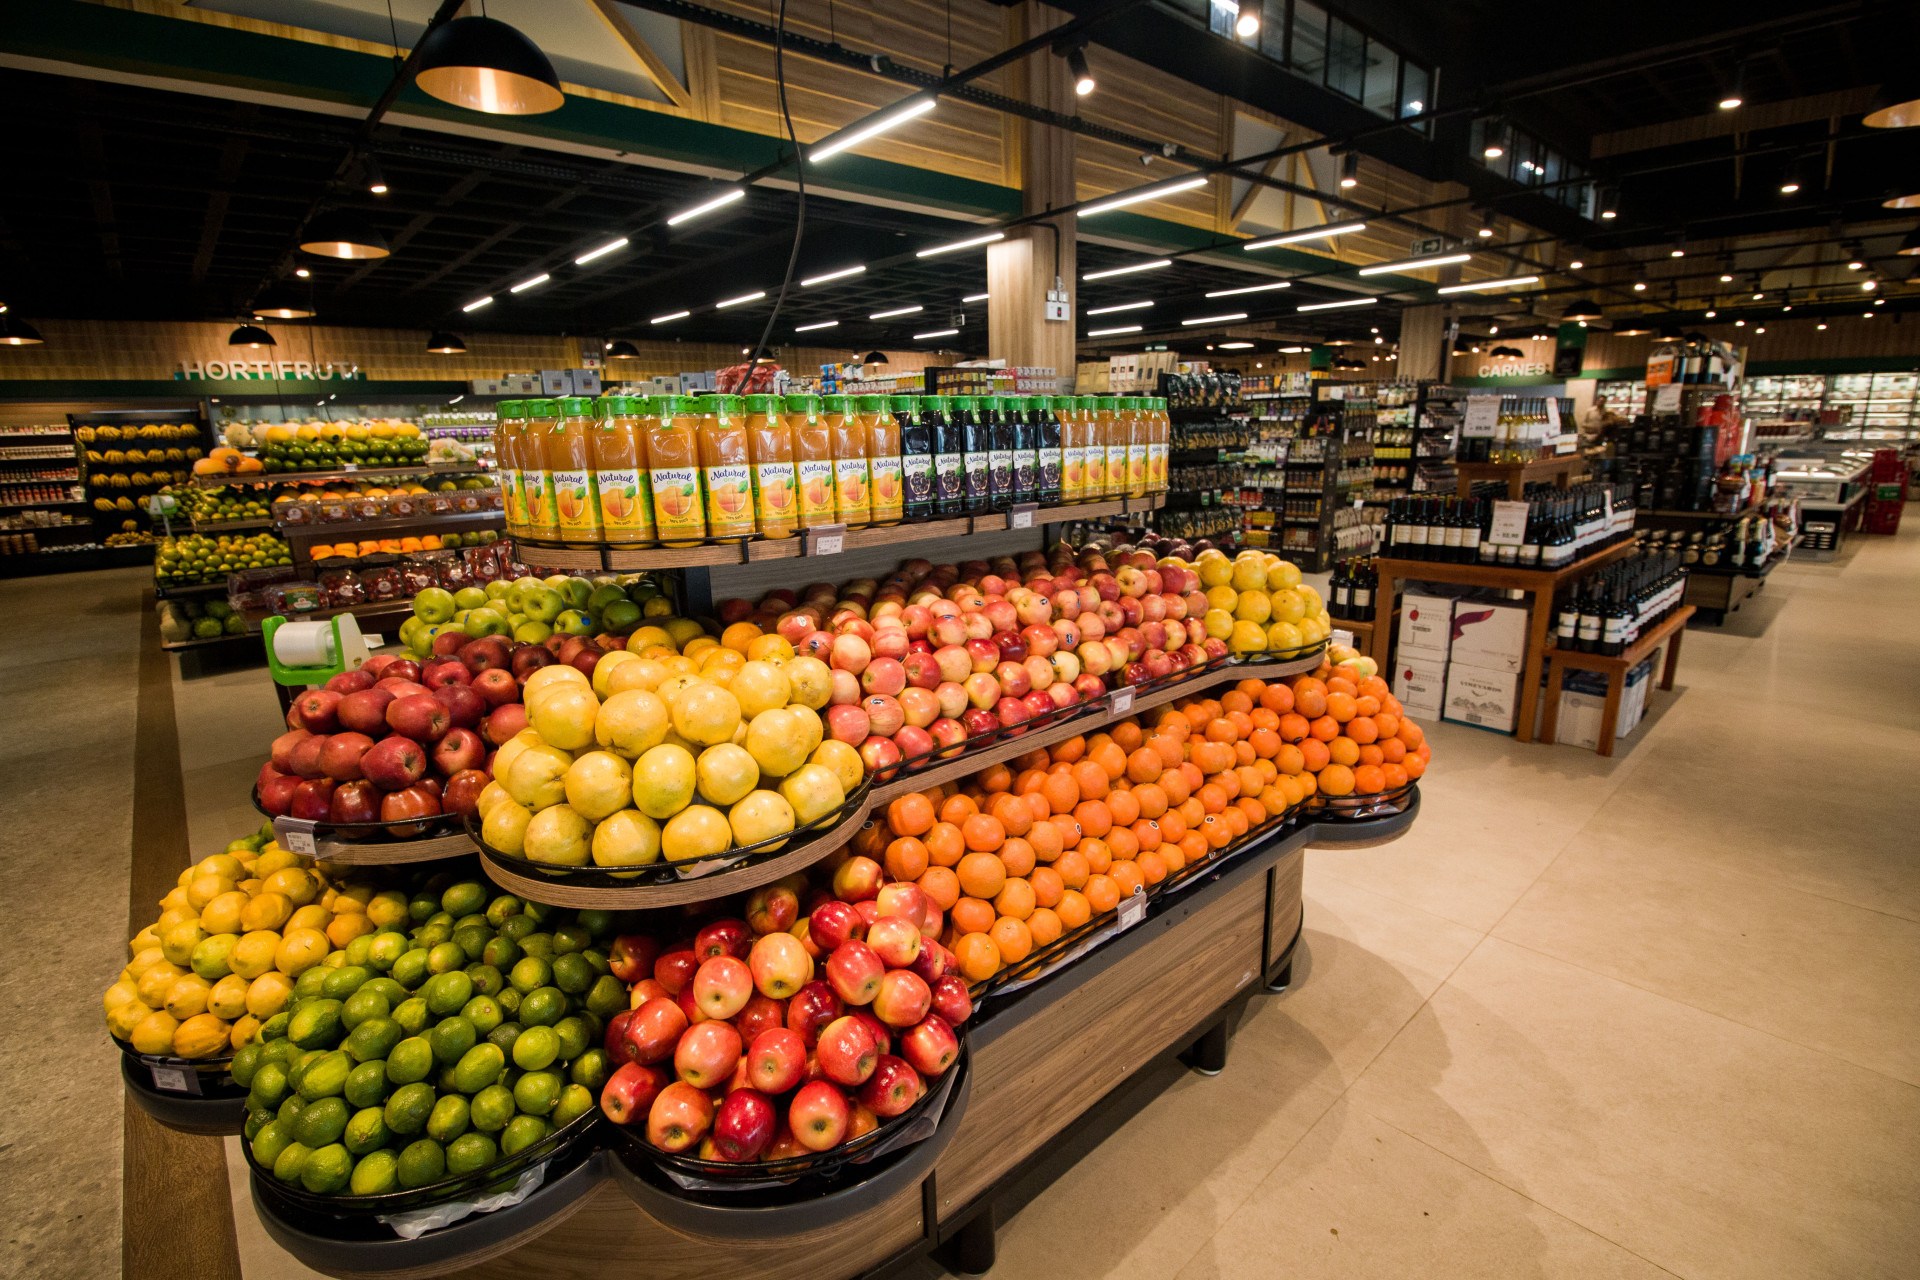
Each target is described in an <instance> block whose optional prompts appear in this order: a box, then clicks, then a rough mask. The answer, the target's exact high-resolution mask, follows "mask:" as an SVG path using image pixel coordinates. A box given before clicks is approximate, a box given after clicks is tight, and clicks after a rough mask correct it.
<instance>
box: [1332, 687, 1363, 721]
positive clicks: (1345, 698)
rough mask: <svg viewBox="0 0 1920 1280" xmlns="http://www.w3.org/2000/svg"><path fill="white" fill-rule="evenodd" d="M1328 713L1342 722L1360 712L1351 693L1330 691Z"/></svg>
mask: <svg viewBox="0 0 1920 1280" xmlns="http://www.w3.org/2000/svg"><path fill="white" fill-rule="evenodd" d="M1327 714H1328V715H1330V716H1332V717H1333V718H1334V719H1335V720H1338V721H1339V722H1340V723H1341V724H1345V723H1346V722H1347V721H1349V720H1351V719H1353V718H1354V716H1356V715H1358V714H1359V708H1358V706H1357V705H1356V704H1355V702H1354V697H1353V695H1352V694H1350V693H1329V694H1328V695H1327Z"/></svg>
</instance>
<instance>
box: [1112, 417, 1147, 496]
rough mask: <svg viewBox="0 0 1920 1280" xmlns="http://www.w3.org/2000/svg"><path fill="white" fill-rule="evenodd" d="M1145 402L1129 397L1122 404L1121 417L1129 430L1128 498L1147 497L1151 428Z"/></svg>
mask: <svg viewBox="0 0 1920 1280" xmlns="http://www.w3.org/2000/svg"><path fill="white" fill-rule="evenodd" d="M1145 404H1146V401H1145V400H1142V399H1139V398H1137V397H1134V396H1129V397H1127V398H1126V399H1124V400H1122V401H1121V402H1120V409H1121V417H1122V418H1123V419H1124V420H1125V422H1126V428H1127V496H1128V497H1129V498H1144V497H1146V496H1147V436H1148V432H1149V431H1150V430H1151V428H1149V427H1148V425H1147V415H1146V413H1145V412H1144V411H1143V410H1142V407H1141V406H1143V405H1145Z"/></svg>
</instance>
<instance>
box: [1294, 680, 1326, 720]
mask: <svg viewBox="0 0 1920 1280" xmlns="http://www.w3.org/2000/svg"><path fill="white" fill-rule="evenodd" d="M1293 706H1294V709H1295V710H1296V711H1298V712H1299V713H1300V714H1301V715H1303V716H1305V717H1306V718H1307V719H1309V720H1311V719H1313V718H1314V717H1315V716H1322V715H1325V714H1326V713H1327V686H1325V685H1324V684H1321V683H1320V682H1319V681H1318V680H1315V679H1314V678H1313V677H1312V676H1301V677H1300V678H1299V679H1298V680H1295V681H1294V682H1293Z"/></svg>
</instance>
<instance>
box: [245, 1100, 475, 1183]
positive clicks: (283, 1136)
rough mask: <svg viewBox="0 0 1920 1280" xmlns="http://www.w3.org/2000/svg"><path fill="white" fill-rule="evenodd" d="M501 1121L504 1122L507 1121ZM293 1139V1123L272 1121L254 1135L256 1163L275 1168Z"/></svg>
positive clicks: (254, 1157)
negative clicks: (281, 1154) (275, 1164)
mask: <svg viewBox="0 0 1920 1280" xmlns="http://www.w3.org/2000/svg"><path fill="white" fill-rule="evenodd" d="M508 1104H509V1106H511V1104H512V1099H511V1098H509V1099H508ZM501 1123H502V1124H504V1123H505V1121H502V1122H501ZM292 1141H293V1126H292V1125H290V1124H281V1123H280V1122H279V1121H277V1120H275V1121H272V1122H270V1123H269V1124H268V1125H267V1126H266V1127H265V1128H263V1129H261V1130H260V1132H258V1133H256V1134H254V1135H253V1148H252V1150H253V1159H254V1163H256V1164H258V1165H260V1166H262V1167H263V1168H267V1169H271V1168H273V1164H274V1161H276V1160H278V1159H279V1158H280V1153H281V1152H282V1151H285V1150H286V1149H287V1145H288V1144H289V1143H291V1142H292Z"/></svg>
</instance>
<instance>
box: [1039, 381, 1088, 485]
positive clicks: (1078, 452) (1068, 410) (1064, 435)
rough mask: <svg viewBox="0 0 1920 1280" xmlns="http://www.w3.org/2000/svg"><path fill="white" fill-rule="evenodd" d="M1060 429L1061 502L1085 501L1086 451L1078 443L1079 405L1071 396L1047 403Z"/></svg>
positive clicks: (1057, 397)
mask: <svg viewBox="0 0 1920 1280" xmlns="http://www.w3.org/2000/svg"><path fill="white" fill-rule="evenodd" d="M1047 404H1048V407H1049V409H1050V410H1051V412H1052V413H1053V420H1054V421H1055V422H1057V423H1058V424H1059V425H1060V500H1061V501H1062V502H1085V501H1086V500H1087V450H1086V446H1085V445H1084V444H1082V443H1081V440H1080V402H1079V400H1077V399H1076V398H1074V397H1073V396H1054V397H1052V398H1051V399H1050V400H1049V401H1048V402H1047Z"/></svg>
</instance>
